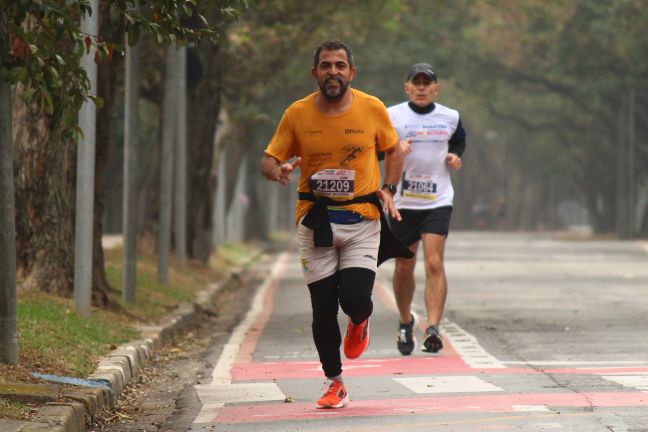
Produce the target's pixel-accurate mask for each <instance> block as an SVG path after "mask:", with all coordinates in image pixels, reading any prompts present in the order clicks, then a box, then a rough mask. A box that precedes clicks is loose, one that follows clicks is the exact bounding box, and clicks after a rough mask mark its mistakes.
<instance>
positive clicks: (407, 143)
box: [399, 137, 414, 154]
mask: <svg viewBox="0 0 648 432" xmlns="http://www.w3.org/2000/svg"><path fill="white" fill-rule="evenodd" d="M412 141H414V137H409V138H407V139H406V140H403V141H400V142H399V144H400V147H401V150H402V151H403V154H409V153H410V152H411V151H412Z"/></svg>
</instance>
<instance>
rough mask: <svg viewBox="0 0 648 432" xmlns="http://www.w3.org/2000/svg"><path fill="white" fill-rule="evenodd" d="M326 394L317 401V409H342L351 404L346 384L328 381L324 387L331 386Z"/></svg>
mask: <svg viewBox="0 0 648 432" xmlns="http://www.w3.org/2000/svg"><path fill="white" fill-rule="evenodd" d="M329 383H330V385H329V388H328V390H326V393H324V395H323V396H322V397H321V398H320V399H319V400H318V401H317V408H342V407H345V406H346V404H348V403H349V394H348V393H347V391H346V387H344V383H342V382H340V381H336V380H326V381H325V382H324V386H326V384H329Z"/></svg>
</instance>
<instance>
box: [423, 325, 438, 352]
mask: <svg viewBox="0 0 648 432" xmlns="http://www.w3.org/2000/svg"><path fill="white" fill-rule="evenodd" d="M442 349H443V342H442V341H441V336H439V327H438V326H430V327H428V328H427V329H425V339H423V346H422V347H421V350H423V351H425V352H429V353H436V352H439V351H441V350H442Z"/></svg>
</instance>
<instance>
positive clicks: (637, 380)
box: [602, 374, 648, 393]
mask: <svg viewBox="0 0 648 432" xmlns="http://www.w3.org/2000/svg"><path fill="white" fill-rule="evenodd" d="M602 378H604V379H606V380H608V381H613V382H615V383H618V384H621V385H622V386H624V387H631V388H636V389H639V390H641V391H643V392H647V393H648V375H645V374H644V375H603V376H602Z"/></svg>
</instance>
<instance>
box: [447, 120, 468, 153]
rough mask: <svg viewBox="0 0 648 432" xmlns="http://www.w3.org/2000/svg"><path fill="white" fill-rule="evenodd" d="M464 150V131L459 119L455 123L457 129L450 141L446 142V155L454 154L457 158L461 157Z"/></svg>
mask: <svg viewBox="0 0 648 432" xmlns="http://www.w3.org/2000/svg"><path fill="white" fill-rule="evenodd" d="M465 150H466V130H465V129H464V128H463V125H462V124H461V119H459V123H457V129H455V131H454V133H453V134H452V137H450V141H448V153H454V154H456V155H457V156H459V157H461V156H462V155H463V153H464V151H465Z"/></svg>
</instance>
